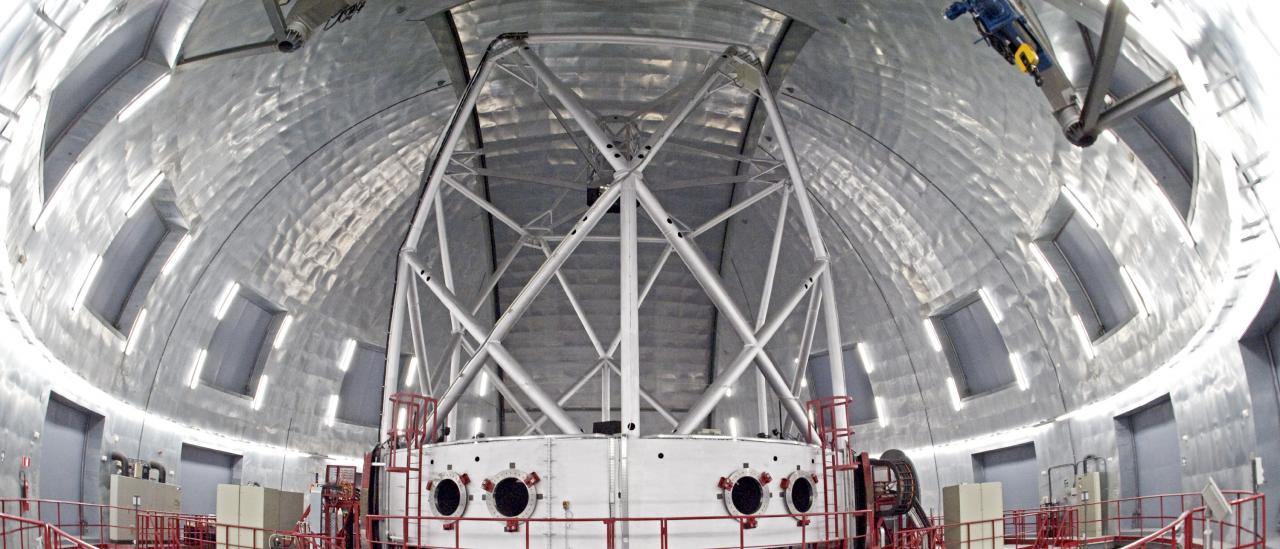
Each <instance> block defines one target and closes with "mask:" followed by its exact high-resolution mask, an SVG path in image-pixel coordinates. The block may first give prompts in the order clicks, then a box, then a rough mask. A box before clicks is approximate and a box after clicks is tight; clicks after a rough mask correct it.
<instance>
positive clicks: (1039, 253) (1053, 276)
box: [1031, 242, 1058, 282]
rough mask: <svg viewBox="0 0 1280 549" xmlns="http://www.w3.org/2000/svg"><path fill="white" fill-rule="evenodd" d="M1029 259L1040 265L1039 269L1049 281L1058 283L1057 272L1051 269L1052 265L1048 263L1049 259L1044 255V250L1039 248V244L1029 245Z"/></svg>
mask: <svg viewBox="0 0 1280 549" xmlns="http://www.w3.org/2000/svg"><path fill="white" fill-rule="evenodd" d="M1031 257H1032V258H1034V259H1035V260H1036V262H1037V263H1039V264H1040V267H1041V268H1042V269H1044V272H1045V274H1047V275H1049V279H1050V280H1052V281H1054V282H1057V281H1058V270H1057V269H1055V268H1053V264H1052V263H1049V257H1048V256H1046V255H1044V250H1042V249H1041V248H1040V244H1038V243H1036V242H1032V243H1031Z"/></svg>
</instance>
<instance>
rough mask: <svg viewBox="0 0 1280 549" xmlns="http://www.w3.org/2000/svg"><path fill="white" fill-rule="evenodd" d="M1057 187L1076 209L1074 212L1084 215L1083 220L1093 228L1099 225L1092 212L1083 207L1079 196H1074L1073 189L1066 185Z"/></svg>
mask: <svg viewBox="0 0 1280 549" xmlns="http://www.w3.org/2000/svg"><path fill="white" fill-rule="evenodd" d="M1059 188H1060V189H1062V196H1063V197H1065V198H1066V199H1067V202H1069V203H1071V207H1072V208H1073V209H1074V210H1075V211H1076V213H1078V214H1080V215H1081V216H1082V217H1084V220H1085V222H1087V223H1088V224H1089V225H1090V226H1092V227H1093V228H1095V229H1097V228H1099V227H1100V226H1101V225H1099V224H1098V218H1096V217H1094V216H1093V212H1090V211H1089V209H1088V208H1085V207H1084V203H1083V202H1081V201H1080V197H1078V196H1076V193H1075V192H1074V191H1072V190H1071V189H1069V188H1067V186H1066V185H1063V186H1061V187H1059Z"/></svg>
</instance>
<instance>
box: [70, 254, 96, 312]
mask: <svg viewBox="0 0 1280 549" xmlns="http://www.w3.org/2000/svg"><path fill="white" fill-rule="evenodd" d="M101 268H102V256H100V255H95V256H93V259H92V260H90V261H89V266H88V267H86V268H85V270H84V278H82V279H80V289H79V290H77V291H76V295H75V297H74V298H73V300H72V301H71V310H72V311H75V310H78V309H79V308H80V305H81V304H83V303H84V298H85V296H86V295H88V294H89V288H90V287H91V286H93V279H94V278H97V276H98V269H101Z"/></svg>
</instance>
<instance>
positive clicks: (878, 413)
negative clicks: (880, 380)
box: [875, 397, 889, 427]
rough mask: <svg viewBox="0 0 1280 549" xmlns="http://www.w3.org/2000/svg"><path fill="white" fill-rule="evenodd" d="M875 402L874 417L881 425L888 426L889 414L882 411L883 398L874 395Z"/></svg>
mask: <svg viewBox="0 0 1280 549" xmlns="http://www.w3.org/2000/svg"><path fill="white" fill-rule="evenodd" d="M875 402H876V419H878V420H880V426H881V427H888V426H889V416H888V414H885V413H884V399H883V398H880V397H876V398H875Z"/></svg>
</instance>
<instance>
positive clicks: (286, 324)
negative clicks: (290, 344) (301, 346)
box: [271, 314, 293, 349]
mask: <svg viewBox="0 0 1280 549" xmlns="http://www.w3.org/2000/svg"><path fill="white" fill-rule="evenodd" d="M292 327H293V315H291V314H287V315H284V320H281V321H280V327H279V328H277V329H276V338H275V339H273V340H271V348H272V349H279V348H280V347H282V346H284V340H285V338H287V337H289V328H292Z"/></svg>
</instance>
